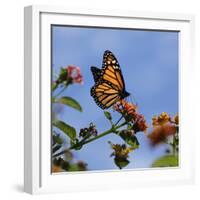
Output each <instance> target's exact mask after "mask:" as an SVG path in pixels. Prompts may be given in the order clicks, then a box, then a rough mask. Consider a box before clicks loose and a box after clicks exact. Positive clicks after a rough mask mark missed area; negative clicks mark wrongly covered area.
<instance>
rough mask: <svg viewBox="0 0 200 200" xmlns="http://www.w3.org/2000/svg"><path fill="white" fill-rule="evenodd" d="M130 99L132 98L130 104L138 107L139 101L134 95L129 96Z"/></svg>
mask: <svg viewBox="0 0 200 200" xmlns="http://www.w3.org/2000/svg"><path fill="white" fill-rule="evenodd" d="M129 98H130V102H131V103H132V104H136V105H137V101H136V99H135V97H134V96H133V95H132V94H131V95H130V96H129Z"/></svg>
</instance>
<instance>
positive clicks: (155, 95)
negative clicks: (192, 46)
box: [52, 26, 178, 170]
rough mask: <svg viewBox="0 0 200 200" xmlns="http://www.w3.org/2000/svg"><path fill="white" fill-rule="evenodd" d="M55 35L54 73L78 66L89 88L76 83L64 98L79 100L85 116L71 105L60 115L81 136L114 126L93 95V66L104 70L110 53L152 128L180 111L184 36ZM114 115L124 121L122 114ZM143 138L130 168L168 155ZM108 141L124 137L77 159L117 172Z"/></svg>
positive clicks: (60, 30) (86, 31) (64, 30)
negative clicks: (153, 120)
mask: <svg viewBox="0 0 200 200" xmlns="http://www.w3.org/2000/svg"><path fill="white" fill-rule="evenodd" d="M52 34H53V35H52V36H53V37H52V42H53V43H52V44H53V45H52V47H53V48H52V56H53V58H52V61H53V66H52V67H53V72H54V73H55V74H56V73H58V72H59V69H60V67H65V66H67V65H75V66H79V67H80V68H81V72H82V74H83V77H84V84H83V85H79V84H74V85H73V86H71V87H69V88H68V89H67V90H66V91H65V92H64V93H63V95H66V96H71V97H73V98H75V99H76V100H77V101H79V103H80V104H81V106H82V108H83V112H82V113H80V112H78V111H76V110H73V109H71V108H68V107H66V106H65V107H63V110H62V112H61V113H60V114H59V118H60V119H62V120H63V121H66V122H67V123H68V124H71V125H72V126H74V127H75V128H76V130H77V132H79V130H80V128H83V127H87V126H88V125H89V123H90V122H93V123H94V124H95V125H96V126H97V130H98V132H99V133H101V132H103V131H105V130H107V129H108V128H109V127H110V126H109V123H108V121H107V120H106V119H105V117H104V114H103V111H102V110H101V109H100V108H99V107H98V106H97V105H96V104H95V102H94V101H93V98H92V97H91V96H90V88H91V87H92V86H93V85H94V81H93V77H92V74H91V72H90V67H91V66H98V67H100V68H101V66H102V56H103V53H104V51H105V50H110V51H112V52H113V53H114V55H115V56H116V57H117V59H118V62H119V64H120V66H121V70H122V73H123V76H124V79H125V83H126V90H127V91H128V92H129V93H131V94H132V98H133V100H134V102H136V103H137V104H138V108H139V112H140V113H141V114H143V115H144V116H145V118H146V120H147V122H148V124H150V123H151V118H152V117H153V116H154V115H158V114H160V113H161V112H163V111H165V112H168V113H169V114H170V115H172V116H173V115H175V114H176V113H177V112H178V32H164V31H144V30H125V29H103V28H86V27H66V26H53V29H52ZM113 115H114V117H115V119H117V118H119V115H118V114H117V113H114V114H113ZM137 138H138V139H139V142H140V148H139V149H138V150H136V151H135V152H133V153H131V156H130V158H129V160H130V161H131V162H130V164H129V165H128V166H127V167H126V169H133V168H147V167H149V166H150V165H151V164H152V162H153V161H154V160H155V159H156V158H158V157H160V156H161V155H164V153H165V149H166V146H165V145H160V146H159V147H157V148H154V149H152V148H151V147H150V145H149V142H148V140H147V138H146V136H145V135H144V134H143V133H138V134H137ZM107 141H112V143H123V141H122V140H121V139H120V138H119V137H117V136H115V135H108V136H105V137H103V138H101V139H99V140H97V141H95V142H93V143H90V144H88V145H86V146H84V147H83V148H82V149H81V150H80V151H76V152H74V153H75V158H76V159H77V160H84V161H85V162H87V163H88V168H89V169H91V170H106V169H117V167H116V166H115V164H114V162H113V159H112V158H110V157H109V155H110V154H111V152H112V150H111V149H110V146H109V144H108V143H107Z"/></svg>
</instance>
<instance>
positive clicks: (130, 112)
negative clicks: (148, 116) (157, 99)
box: [113, 99, 148, 133]
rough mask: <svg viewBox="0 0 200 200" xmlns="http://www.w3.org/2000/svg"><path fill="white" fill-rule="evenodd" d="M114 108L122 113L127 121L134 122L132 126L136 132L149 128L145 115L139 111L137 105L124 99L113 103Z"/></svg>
mask: <svg viewBox="0 0 200 200" xmlns="http://www.w3.org/2000/svg"><path fill="white" fill-rule="evenodd" d="M113 109H114V110H115V111H117V112H119V113H121V114H122V115H123V116H124V118H125V120H126V121H128V122H131V123H132V124H133V126H132V128H133V130H134V132H135V133H137V132H139V131H143V132H145V131H146V129H147V128H148V126H147V123H146V120H145V118H144V116H143V115H141V114H139V113H138V112H137V105H134V104H132V103H129V102H127V101H125V100H124V99H122V100H120V101H118V102H117V103H115V104H114V105H113Z"/></svg>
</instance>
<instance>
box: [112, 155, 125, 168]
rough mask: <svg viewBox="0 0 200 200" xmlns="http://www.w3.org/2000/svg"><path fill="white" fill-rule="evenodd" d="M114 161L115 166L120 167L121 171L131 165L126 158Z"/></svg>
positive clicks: (117, 158) (116, 158)
mask: <svg viewBox="0 0 200 200" xmlns="http://www.w3.org/2000/svg"><path fill="white" fill-rule="evenodd" d="M114 161H115V164H116V165H117V166H118V167H119V169H122V168H124V167H126V166H127V165H128V164H129V160H127V159H126V158H119V157H115V159H114Z"/></svg>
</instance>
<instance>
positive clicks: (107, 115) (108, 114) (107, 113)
mask: <svg viewBox="0 0 200 200" xmlns="http://www.w3.org/2000/svg"><path fill="white" fill-rule="evenodd" d="M104 115H105V116H106V118H107V119H108V120H110V121H111V120H112V116H111V114H110V113H109V112H108V111H104Z"/></svg>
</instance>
